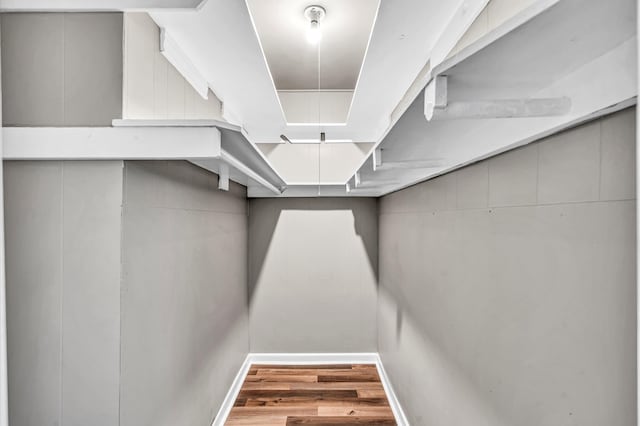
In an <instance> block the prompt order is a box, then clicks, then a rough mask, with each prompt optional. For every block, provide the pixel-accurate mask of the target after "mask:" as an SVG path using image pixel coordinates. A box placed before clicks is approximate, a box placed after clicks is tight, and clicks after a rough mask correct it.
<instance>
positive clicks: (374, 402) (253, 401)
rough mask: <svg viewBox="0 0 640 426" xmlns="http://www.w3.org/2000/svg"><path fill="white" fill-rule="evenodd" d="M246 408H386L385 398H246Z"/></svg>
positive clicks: (387, 403)
mask: <svg viewBox="0 0 640 426" xmlns="http://www.w3.org/2000/svg"><path fill="white" fill-rule="evenodd" d="M245 405H246V406H247V407H251V406H262V407H267V406H280V407H282V406H289V407H296V406H298V405H306V406H313V407H321V406H337V405H344V406H349V407H352V406H371V407H384V406H388V405H389V402H388V401H387V398H299V397H298V398H295V397H294V398H247V402H246V403H245Z"/></svg>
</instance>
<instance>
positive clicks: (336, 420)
mask: <svg viewBox="0 0 640 426" xmlns="http://www.w3.org/2000/svg"><path fill="white" fill-rule="evenodd" d="M297 425H314V426H339V425H367V426H395V425H396V421H395V420H394V419H393V417H391V418H389V417H381V418H377V417H296V416H291V417H288V418H287V426H297Z"/></svg>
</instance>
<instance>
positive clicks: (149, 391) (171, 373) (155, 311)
mask: <svg viewBox="0 0 640 426" xmlns="http://www.w3.org/2000/svg"><path fill="white" fill-rule="evenodd" d="M217 179H218V178H217V176H216V175H214V174H212V173H208V172H206V171H204V170H202V169H200V168H198V167H196V166H193V165H191V164H189V163H186V162H178V161H129V162H126V163H125V202H124V206H123V233H122V236H123V237H122V268H123V270H122V273H123V275H122V276H123V278H122V294H121V312H122V314H121V315H122V319H121V333H122V337H121V397H120V413H121V414H120V419H121V424H122V425H123V426H126V425H141V424H205V423H206V424H210V422H211V420H212V419H213V417H214V416H215V414H216V412H217V410H218V408H219V406H220V403H221V402H222V400H223V399H224V396H225V395H226V392H227V390H228V386H229V385H230V384H231V382H232V381H233V378H234V375H235V372H236V371H237V369H238V368H239V367H240V365H241V363H242V360H243V358H244V356H245V355H246V353H247V351H248V312H247V308H246V300H247V292H246V259H247V257H246V255H247V247H246V244H247V234H246V220H247V216H246V192H245V189H244V188H243V187H241V186H240V185H237V184H232V185H231V188H230V191H229V192H222V191H218V190H217V189H216V183H217ZM203 396H204V397H203Z"/></svg>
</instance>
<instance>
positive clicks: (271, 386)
mask: <svg viewBox="0 0 640 426" xmlns="http://www.w3.org/2000/svg"><path fill="white" fill-rule="evenodd" d="M315 384H317V382H309V383H304V382H273V383H271V382H264V381H260V382H258V381H257V382H244V384H243V385H242V389H244V390H260V389H267V390H289V389H291V385H299V386H311V385H315ZM362 389H364V388H362Z"/></svg>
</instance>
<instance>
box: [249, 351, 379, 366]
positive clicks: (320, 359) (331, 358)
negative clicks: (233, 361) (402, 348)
mask: <svg viewBox="0 0 640 426" xmlns="http://www.w3.org/2000/svg"><path fill="white" fill-rule="evenodd" d="M249 357H251V362H252V363H253V364H289V365H301V364H302V365H304V364H310V365H314V364H375V363H377V362H378V359H379V358H378V354H376V353H374V352H371V353H317V354H307V353H301V354H286V353H283V354H270V353H266V354H261V353H254V354H249Z"/></svg>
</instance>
